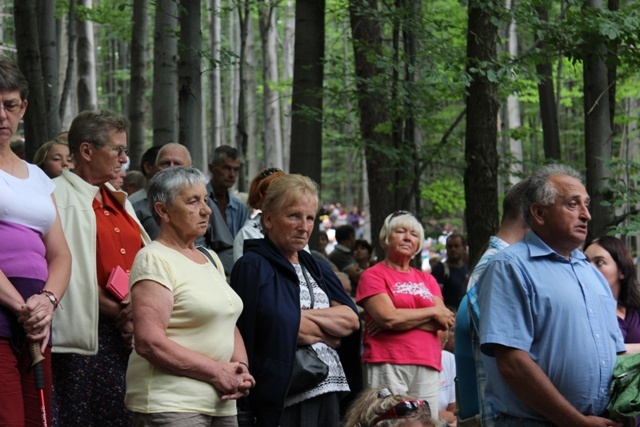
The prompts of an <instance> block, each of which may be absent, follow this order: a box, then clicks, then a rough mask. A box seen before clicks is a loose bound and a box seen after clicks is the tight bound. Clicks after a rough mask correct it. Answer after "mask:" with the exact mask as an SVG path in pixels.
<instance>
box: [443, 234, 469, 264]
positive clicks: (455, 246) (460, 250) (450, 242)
mask: <svg viewBox="0 0 640 427" xmlns="http://www.w3.org/2000/svg"><path fill="white" fill-rule="evenodd" d="M465 251H466V248H465V247H464V244H463V243H462V239H461V238H460V237H452V238H449V239H447V259H448V260H450V261H454V262H457V261H460V260H461V259H462V258H463V257H464V253H465Z"/></svg>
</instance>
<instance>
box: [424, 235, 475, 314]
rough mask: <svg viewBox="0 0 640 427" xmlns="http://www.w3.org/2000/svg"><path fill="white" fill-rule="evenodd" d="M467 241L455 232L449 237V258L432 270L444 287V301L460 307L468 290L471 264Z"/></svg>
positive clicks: (448, 304)
mask: <svg viewBox="0 0 640 427" xmlns="http://www.w3.org/2000/svg"><path fill="white" fill-rule="evenodd" d="M466 252H467V243H466V242H465V239H464V236H463V235H462V234H457V233H453V234H450V235H449V237H448V238H447V258H446V259H445V261H444V262H440V263H439V264H437V265H436V266H435V267H433V270H432V271H431V274H433V277H435V278H436V280H437V281H438V283H439V284H440V287H441V289H442V296H443V298H444V303H445V304H446V305H447V306H451V307H455V308H458V306H459V305H460V301H461V300H462V297H464V294H465V293H466V292H467V279H468V278H469V265H468V264H467V263H466V262H465V258H466Z"/></svg>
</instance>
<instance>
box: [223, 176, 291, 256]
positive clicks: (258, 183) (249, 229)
mask: <svg viewBox="0 0 640 427" xmlns="http://www.w3.org/2000/svg"><path fill="white" fill-rule="evenodd" d="M284 174H285V173H284V172H282V169H279V168H266V169H262V170H261V171H260V172H258V174H257V175H256V176H255V178H253V180H252V181H251V186H250V187H249V198H248V199H247V205H248V206H249V209H252V210H253V211H252V213H251V215H252V217H250V218H249V219H248V220H247V221H246V222H245V223H244V225H243V226H242V228H241V229H240V230H238V234H237V235H236V237H235V239H234V240H233V262H236V261H237V260H238V258H240V257H241V256H242V254H243V253H244V241H245V240H249V239H262V238H263V237H264V233H263V232H262V224H261V220H262V211H261V209H262V201H263V200H264V195H265V194H267V189H268V188H269V184H271V182H272V181H273V180H274V179H276V178H277V177H279V176H282V175H284ZM254 212H256V213H255V216H254Z"/></svg>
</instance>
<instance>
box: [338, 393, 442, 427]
mask: <svg viewBox="0 0 640 427" xmlns="http://www.w3.org/2000/svg"><path fill="white" fill-rule="evenodd" d="M408 400H418V399H416V398H414V397H411V396H407V395H403V394H393V393H391V392H390V391H389V390H388V389H386V388H370V389H367V390H364V391H363V392H362V393H360V395H359V396H358V398H357V399H356V400H354V401H353V403H352V404H351V407H350V408H349V411H348V412H347V414H346V415H345V418H344V424H343V427H369V426H370V425H371V423H373V422H374V420H375V419H376V418H377V417H379V416H380V415H381V414H384V413H385V412H386V411H388V410H389V409H390V408H391V407H393V406H395V405H397V404H398V403H401V402H404V401H408ZM416 421H417V422H421V423H422V425H423V426H424V427H436V426H437V424H436V421H435V420H434V419H433V418H432V415H431V411H430V410H428V408H427V407H426V406H423V407H420V408H419V409H418V411H417V412H416V413H415V415H413V416H411V417H408V418H398V419H389V420H382V421H380V422H378V423H376V424H375V427H399V426H402V425H404V424H405V423H408V422H416Z"/></svg>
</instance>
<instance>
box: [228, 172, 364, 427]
mask: <svg viewBox="0 0 640 427" xmlns="http://www.w3.org/2000/svg"><path fill="white" fill-rule="evenodd" d="M317 206H318V193H317V189H316V185H315V183H314V182H313V181H311V180H310V179H309V178H306V177H303V176H301V175H294V174H292V175H284V176H282V177H279V178H277V179H276V180H274V181H273V182H272V183H271V185H270V186H269V190H268V192H267V194H266V196H265V200H264V202H263V206H262V211H263V213H262V222H263V230H264V231H265V238H264V239H256V240H247V241H245V252H244V255H243V256H242V257H241V258H240V259H239V260H238V261H237V262H236V264H235V266H234V268H233V271H232V273H231V285H232V287H233V288H234V289H235V291H236V292H237V293H238V295H240V297H241V298H242V300H243V303H244V310H243V312H242V315H241V316H240V318H239V320H238V328H239V329H240V332H241V333H242V336H243V338H244V342H245V346H246V349H247V355H248V358H249V369H250V372H251V374H252V375H253V376H254V378H255V379H256V387H255V389H254V390H252V391H251V394H250V395H249V399H248V403H249V409H250V410H251V412H252V413H253V415H254V416H255V417H256V418H257V425H258V426H261V427H276V426H282V427H288V426H296V427H297V426H300V425H304V426H309V427H313V426H326V425H338V424H339V418H340V414H339V403H340V399H341V398H342V397H344V396H345V395H346V394H347V393H348V392H349V390H350V387H349V386H350V385H351V388H359V387H360V384H358V379H359V378H358V375H357V374H356V375H355V378H349V380H351V381H348V379H347V374H346V373H345V369H344V367H345V366H349V367H350V366H355V367H356V369H355V371H357V370H358V368H357V366H358V358H359V355H358V347H357V345H355V346H353V345H348V344H347V342H349V344H351V343H352V340H354V339H355V340H357V339H358V337H359V335H358V334H357V333H356V334H354V332H357V331H358V330H359V325H360V322H359V319H358V315H357V311H356V307H355V305H354V304H353V302H352V301H351V298H350V297H349V296H348V295H347V293H346V292H345V291H344V289H343V288H342V285H341V283H340V281H339V280H338V278H337V277H336V276H335V274H334V273H333V272H332V271H331V270H330V269H329V268H328V267H327V266H324V265H321V264H319V263H317V262H316V261H315V260H314V258H313V257H312V256H311V255H310V254H308V253H307V252H305V251H304V250H303V248H304V247H305V246H306V245H307V242H308V240H309V236H310V235H311V233H312V231H313V227H314V220H315V214H316V211H317ZM309 289H312V290H313V294H314V298H313V300H314V302H313V309H311V297H310V293H309ZM343 340H344V341H345V342H344V343H343ZM356 342H357V341H356ZM342 344H344V345H342ZM298 345H312V347H313V348H314V350H316V353H317V354H318V356H319V357H320V359H321V360H322V361H323V362H325V363H326V364H327V365H328V366H329V375H328V376H327V378H326V379H325V380H323V381H322V382H320V383H319V384H317V385H316V386H314V387H312V388H310V389H309V390H305V391H302V392H300V393H297V394H293V395H292V394H288V389H289V382H290V380H291V374H292V370H293V362H294V357H295V352H296V348H297V346H298ZM338 347H343V351H341V353H343V354H338V352H337V350H336V349H337V348H338ZM347 348H348V349H349V351H347V353H348V354H344V353H345V351H344V350H347ZM347 370H348V371H351V369H347ZM350 373H351V372H349V374H350ZM349 376H350V375H349ZM352 391H356V392H357V391H359V390H352Z"/></svg>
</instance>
